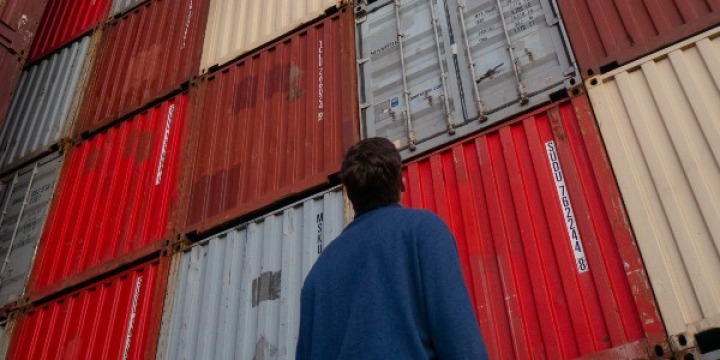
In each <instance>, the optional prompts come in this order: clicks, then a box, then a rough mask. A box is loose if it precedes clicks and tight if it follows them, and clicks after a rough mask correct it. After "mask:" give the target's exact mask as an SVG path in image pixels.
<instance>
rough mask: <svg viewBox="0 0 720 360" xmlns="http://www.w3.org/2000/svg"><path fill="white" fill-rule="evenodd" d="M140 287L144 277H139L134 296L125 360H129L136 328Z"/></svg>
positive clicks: (126, 337) (124, 353) (126, 336)
mask: <svg viewBox="0 0 720 360" xmlns="http://www.w3.org/2000/svg"><path fill="white" fill-rule="evenodd" d="M140 286H142V276H140V277H138V279H137V282H136V283H135V294H134V295H133V302H132V311H130V320H129V321H128V322H129V323H128V330H127V334H125V350H124V351H123V360H126V359H127V358H128V353H129V352H130V339H132V333H133V327H134V326H135V314H136V313H137V304H138V299H139V298H140Z"/></svg>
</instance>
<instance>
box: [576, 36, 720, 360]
mask: <svg viewBox="0 0 720 360" xmlns="http://www.w3.org/2000/svg"><path fill="white" fill-rule="evenodd" d="M586 85H587V87H588V93H589V95H590V99H591V100H592V104H593V107H594V108H595V111H596V114H597V120H598V123H599V125H600V130H601V131H602V135H603V139H604V140H605V143H606V145H607V149H608V153H609V155H610V160H611V162H612V166H613V169H614V170H615V175H616V176H617V179H618V183H619V184H620V190H621V192H622V194H623V198H624V200H625V206H627V208H628V213H629V215H630V221H631V223H632V225H633V229H634V231H635V234H636V236H637V240H638V244H639V246H640V250H641V251H642V254H643V258H644V259H645V261H646V264H647V268H648V273H649V275H650V281H651V283H652V285H653V289H654V290H655V294H656V296H657V298H658V303H659V305H660V310H661V312H662V315H663V319H664V320H665V325H666V326H667V329H668V332H669V334H670V335H672V336H673V344H674V345H675V346H677V348H678V349H681V348H686V347H692V346H694V341H693V335H694V334H695V333H696V332H698V331H701V330H705V329H707V328H710V327H720V281H718V276H719V275H718V274H720V222H719V221H718V214H720V28H715V29H714V30H712V31H709V32H706V33H704V34H702V35H699V36H697V37H694V38H692V39H690V40H688V41H686V42H683V43H681V44H678V45H677V46H673V47H671V48H668V49H665V50H663V51H660V52H657V53H655V54H652V55H650V56H648V57H646V58H643V59H640V60H638V61H636V62H633V63H631V64H628V65H627V66H625V67H622V68H620V69H617V70H616V71H613V72H611V73H608V74H607V75H602V76H598V77H595V78H592V79H590V80H588V82H587V84H586ZM680 336H682V337H684V338H685V339H686V344H685V345H681V343H682V341H681V340H679V337H680ZM718 340H720V339H718Z"/></svg>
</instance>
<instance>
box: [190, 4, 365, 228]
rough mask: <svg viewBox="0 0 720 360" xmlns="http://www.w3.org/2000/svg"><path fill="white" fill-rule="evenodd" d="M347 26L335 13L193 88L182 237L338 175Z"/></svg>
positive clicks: (347, 19)
mask: <svg viewBox="0 0 720 360" xmlns="http://www.w3.org/2000/svg"><path fill="white" fill-rule="evenodd" d="M353 29H354V19H353V13H352V8H350V7H346V8H343V9H341V10H340V11H339V12H338V13H336V14H333V15H331V16H329V17H327V18H325V19H323V20H322V21H319V22H317V23H315V24H312V25H310V26H308V27H306V28H304V29H302V30H301V31H299V32H297V33H294V34H293V35H290V36H289V37H286V38H283V39H281V40H278V41H277V42H275V43H272V44H270V45H268V46H266V47H265V48H263V49H261V50H259V51H258V52H256V53H253V54H251V55H248V56H247V57H245V58H242V59H240V60H238V61H236V62H234V63H232V64H230V65H229V66H227V67H225V68H223V69H220V70H218V71H217V72H215V73H212V74H210V75H209V76H207V77H206V78H204V79H203V80H202V82H200V84H199V85H198V86H197V88H193V90H192V91H196V92H195V95H194V99H195V102H194V105H196V107H194V109H193V122H192V126H193V129H192V130H191V135H190V144H189V146H188V148H187V154H188V156H187V159H186V161H187V166H186V167H185V171H186V172H187V173H186V175H185V176H184V184H183V194H182V199H181V202H180V204H181V205H180V206H181V211H180V216H179V218H178V221H179V224H178V226H179V229H181V230H182V232H184V233H188V232H193V231H197V232H200V233H204V232H207V231H208V230H210V229H212V228H214V227H216V226H218V225H221V224H224V223H226V222H228V221H232V220H234V219H236V218H238V217H240V216H243V215H248V214H250V213H252V212H255V211H257V210H260V209H262V208H264V207H267V206H269V205H271V204H273V203H276V202H278V201H280V200H283V199H286V198H289V197H291V196H293V195H295V194H298V193H301V192H303V191H307V190H309V189H311V188H317V187H319V186H322V185H325V184H327V183H328V176H330V175H331V174H334V173H336V172H337V171H339V169H340V162H341V160H342V155H343V152H344V151H345V150H346V149H347V148H349V147H350V146H351V145H352V144H353V143H355V142H356V141H357V140H358V118H357V101H356V99H357V97H356V94H357V87H356V86H357V85H356V84H357V82H356V81H357V80H356V76H355V67H354V66H352V64H351V65H350V66H348V65H347V64H348V59H353V58H354V47H353V43H354V41H353ZM192 91H191V92H192Z"/></svg>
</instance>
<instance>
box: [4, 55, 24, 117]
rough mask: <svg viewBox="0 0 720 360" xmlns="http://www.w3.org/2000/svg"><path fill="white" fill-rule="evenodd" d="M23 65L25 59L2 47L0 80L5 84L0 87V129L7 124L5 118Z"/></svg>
mask: <svg viewBox="0 0 720 360" xmlns="http://www.w3.org/2000/svg"><path fill="white" fill-rule="evenodd" d="M23 63H24V60H23V58H21V57H20V56H18V55H16V54H13V53H12V51H10V49H8V48H6V47H5V46H3V45H0V80H1V81H2V82H3V86H0V129H2V126H3V123H4V122H5V116H6V115H7V111H8V108H9V107H10V102H11V101H12V97H13V94H14V93H15V89H16V88H17V83H18V80H20V74H21V73H22V67H23Z"/></svg>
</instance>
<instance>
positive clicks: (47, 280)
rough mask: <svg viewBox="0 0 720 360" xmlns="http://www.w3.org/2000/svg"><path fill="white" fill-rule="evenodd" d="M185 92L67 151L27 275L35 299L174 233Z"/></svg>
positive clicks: (144, 251) (152, 248)
mask: <svg viewBox="0 0 720 360" xmlns="http://www.w3.org/2000/svg"><path fill="white" fill-rule="evenodd" d="M186 98H187V96H186V95H185V94H181V95H177V96H176V97H174V98H171V99H169V100H167V101H165V102H162V103H160V104H158V105H155V106H153V107H152V108H150V109H148V110H145V111H143V112H142V113H140V114H138V115H136V116H134V117H133V118H131V119H128V120H126V121H124V122H122V123H121V124H119V125H117V126H115V127H112V128H109V129H107V130H106V131H104V132H101V133H98V134H96V135H95V136H93V137H92V138H90V139H88V140H86V141H83V142H81V143H80V144H79V145H77V146H76V147H74V148H72V149H71V150H70V151H69V153H68V155H67V159H66V163H65V166H64V168H63V172H62V175H61V179H60V185H58V189H57V192H56V195H55V200H54V201H53V205H52V207H51V210H50V214H49V216H48V220H47V225H46V226H45V231H44V232H43V236H42V240H41V243H40V247H39V249H38V255H37V260H36V261H35V266H34V270H33V273H32V275H31V278H30V281H29V283H28V289H32V290H30V292H31V294H30V296H31V299H32V300H37V299H40V298H43V297H45V296H47V295H49V294H52V293H55V292H57V291H61V290H63V289H64V288H67V287H69V286H72V285H74V284H76V283H77V282H80V281H84V280H87V279H88V278H91V277H93V276H97V275H99V274H102V273H104V272H107V271H111V270H112V269H113V268H116V267H118V266H121V265H124V264H126V263H129V262H132V261H135V260H137V259H139V258H141V257H143V256H147V255H150V254H152V253H154V252H157V251H159V250H160V248H161V247H162V244H163V240H165V239H167V238H168V237H169V236H170V234H171V229H170V228H169V221H168V219H169V218H170V211H171V209H172V208H174V207H175V202H176V197H177V190H178V189H177V185H178V183H179V174H180V172H179V169H178V166H179V155H180V147H181V146H180V145H181V144H180V142H181V141H182V139H183V138H184V133H185V112H186V102H187V100H186Z"/></svg>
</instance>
